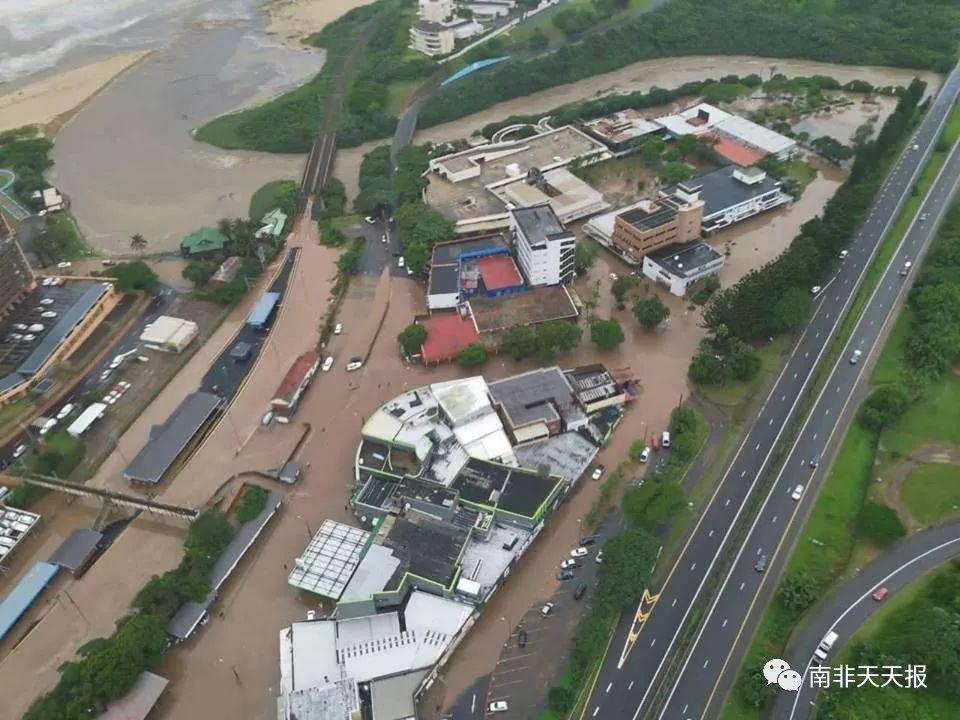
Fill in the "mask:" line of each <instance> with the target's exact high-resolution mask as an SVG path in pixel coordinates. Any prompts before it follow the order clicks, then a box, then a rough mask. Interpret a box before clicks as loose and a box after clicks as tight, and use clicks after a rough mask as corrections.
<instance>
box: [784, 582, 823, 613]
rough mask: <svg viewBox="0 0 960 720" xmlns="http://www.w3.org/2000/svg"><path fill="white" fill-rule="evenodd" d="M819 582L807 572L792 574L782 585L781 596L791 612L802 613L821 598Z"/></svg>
mask: <svg viewBox="0 0 960 720" xmlns="http://www.w3.org/2000/svg"><path fill="white" fill-rule="evenodd" d="M820 593H821V588H820V585H819V583H817V581H816V580H814V579H813V578H812V577H810V576H809V575H807V574H806V573H797V574H796V575H790V576H789V577H787V579H786V580H784V581H783V584H782V585H780V590H779V597H780V602H781V603H782V604H783V606H784V607H785V608H786V609H787V610H789V611H790V612H791V613H794V614H796V615H799V614H801V613H802V612H803V611H805V610H806V609H807V608H809V607H810V606H811V605H813V604H814V603H815V602H816V601H817V600H818V599H819V598H820Z"/></svg>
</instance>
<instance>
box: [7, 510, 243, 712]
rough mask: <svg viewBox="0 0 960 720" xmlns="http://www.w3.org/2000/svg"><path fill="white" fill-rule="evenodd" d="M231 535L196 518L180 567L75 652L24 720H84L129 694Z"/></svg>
mask: <svg viewBox="0 0 960 720" xmlns="http://www.w3.org/2000/svg"><path fill="white" fill-rule="evenodd" d="M232 536H233V528H232V527H231V526H230V523H228V522H227V521H226V520H225V519H224V518H223V517H222V516H220V515H217V514H215V513H207V514H204V515H201V516H200V517H199V518H197V520H195V521H194V523H193V524H192V525H191V526H190V532H189V534H188V535H187V539H186V542H185V543H184V558H183V560H182V561H181V562H180V565H178V566H177V567H176V568H174V569H173V570H171V571H169V572H167V573H165V574H164V575H162V576H156V575H155V576H154V577H153V578H152V579H151V580H150V582H148V583H147V585H145V586H144V587H143V589H142V590H141V591H140V592H139V593H138V594H137V596H136V598H135V599H134V609H135V610H137V612H136V613H134V614H131V615H127V616H126V617H123V618H121V619H120V620H119V621H118V622H117V627H116V629H115V630H114V631H113V634H112V635H110V637H107V638H98V639H96V640H92V641H90V642H88V643H87V644H86V645H84V646H83V647H81V648H80V649H79V651H78V654H79V656H80V658H79V659H78V660H75V661H69V662H66V663H64V664H63V665H61V666H60V680H59V682H58V683H57V685H56V687H54V688H53V690H51V691H50V692H48V693H47V694H45V695H42V696H41V697H39V698H37V700H35V701H34V703H33V704H32V705H31V706H30V709H29V710H27V712H26V714H25V715H24V720H89V718H94V717H97V716H98V715H100V713H102V712H103V710H104V708H105V707H106V704H107V703H108V702H109V701H110V700H114V699H116V698H119V697H122V696H123V695H125V694H126V693H127V692H129V690H130V689H131V688H132V687H133V685H134V683H136V681H137V679H138V678H139V677H140V673H141V672H143V671H144V670H150V669H152V668H155V667H156V666H157V665H158V664H159V663H160V661H161V660H162V659H163V655H164V653H165V652H166V649H167V622H168V620H169V619H170V617H171V616H172V615H173V613H174V612H176V610H177V608H179V606H180V604H182V603H183V602H187V601H190V600H203V599H204V597H206V595H207V593H208V592H209V591H210V581H209V580H208V579H207V576H208V575H209V573H210V571H211V569H212V568H213V564H214V563H215V562H216V560H217V557H219V555H220V554H221V553H222V552H223V550H224V549H225V548H226V546H227V544H228V543H229V542H230V539H231V537H232Z"/></svg>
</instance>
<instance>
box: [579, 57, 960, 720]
mask: <svg viewBox="0 0 960 720" xmlns="http://www.w3.org/2000/svg"><path fill="white" fill-rule="evenodd" d="M958 91H960V70H958V69H954V70H953V71H952V72H951V73H950V75H949V76H948V78H947V80H946V82H945V83H944V86H943V88H941V90H940V92H939V93H938V95H937V96H936V98H935V99H934V101H933V103H932V105H931V108H930V110H929V112H928V114H927V116H926V117H925V118H924V119H923V121H922V123H921V125H920V128H919V130H918V131H917V133H916V135H915V136H914V139H913V140H912V141H911V142H910V143H908V146H907V148H906V149H905V150H904V152H903V154H902V156H901V157H900V158H899V160H898V161H897V163H896V165H895V167H894V168H893V169H892V170H891V172H890V174H889V176H888V178H887V180H886V182H885V184H884V185H883V187H882V189H881V191H880V193H879V194H878V196H877V198H876V199H875V201H874V204H873V206H872V207H871V209H870V211H869V213H868V216H867V219H866V220H865V221H864V222H863V224H862V225H861V227H860V229H859V230H858V231H857V234H856V236H855V237H854V239H853V240H852V242H851V244H850V246H849V248H848V249H849V257H847V259H846V260H844V261H842V262H840V261H839V260H838V262H837V265H836V269H835V274H834V275H833V277H831V278H825V279H824V281H823V283H822V284H823V290H822V292H821V294H820V296H819V301H818V302H817V303H816V306H815V310H814V312H813V317H812V319H811V320H810V323H809V325H808V326H807V329H806V330H805V331H804V333H803V334H802V335H801V337H800V338H799V340H798V341H797V343H796V345H795V346H794V349H793V352H792V353H791V355H790V357H789V358H788V360H787V363H786V366H785V367H784V368H783V370H782V372H781V374H780V375H779V377H778V378H777V380H776V382H775V383H774V386H773V389H772V390H771V391H770V394H769V395H768V396H767V398H766V400H765V401H764V403H763V405H762V407H761V408H760V411H759V412H758V413H757V416H756V418H755V419H754V421H753V424H752V425H751V426H750V427H749V429H748V430H747V433H746V437H745V438H744V440H743V442H742V443H741V445H740V447H739V448H738V450H737V452H736V454H735V456H734V459H733V461H732V463H731V464H730V466H729V467H728V468H727V470H726V472H725V473H724V476H723V478H722V479H721V481H720V483H719V484H718V486H717V488H716V489H715V491H714V493H713V495H712V496H711V498H710V500H709V501H708V503H707V506H706V508H705V509H704V510H703V512H702V513H701V515H700V516H699V518H698V520H697V521H696V524H695V526H694V528H693V530H692V532H691V534H690V536H689V539H688V540H687V542H686V544H685V545H684V547H683V549H682V550H681V552H680V555H679V557H678V559H677V560H676V562H675V563H674V565H673V566H672V568H671V569H670V571H669V573H668V575H667V579H666V581H665V582H664V585H663V587H662V588H661V589H660V590H659V591H656V592H653V591H652V592H651V593H650V595H649V597H648V598H646V599H645V600H646V601H645V602H644V603H643V604H642V605H641V607H640V608H638V609H637V611H636V614H635V616H634V617H627V618H625V619H624V620H622V621H621V623H620V625H619V626H618V628H617V630H616V632H615V635H614V637H613V639H612V642H611V644H610V648H609V651H608V653H607V656H606V658H605V660H604V665H603V667H602V668H601V671H600V674H599V677H598V679H597V682H596V684H595V685H594V687H593V689H592V691H591V696H590V698H589V699H588V702H587V704H586V706H585V709H584V713H583V717H584V718H603V719H607V718H609V719H611V720H621V719H626V718H632V719H633V720H637V718H639V717H641V715H642V714H644V713H647V714H651V707H650V704H651V700H652V699H653V697H654V696H655V695H657V694H658V693H656V690H657V689H658V688H659V686H660V684H661V683H663V682H664V678H663V673H664V670H665V668H666V665H667V661H668V660H670V659H671V657H672V655H673V653H674V652H675V650H676V644H677V639H678V637H679V635H680V633H681V631H682V630H683V627H684V624H685V623H686V621H687V619H688V618H689V615H690V613H691V611H692V608H693V606H694V604H695V603H696V602H697V600H698V599H699V598H700V595H701V593H702V591H703V588H704V586H705V584H706V582H707V580H708V578H709V577H710V574H711V571H712V570H713V568H714V566H715V565H716V563H717V561H718V559H719V558H720V556H721V554H722V553H723V552H724V550H725V549H726V548H727V545H728V540H729V539H730V536H731V534H732V533H733V532H734V530H735V529H736V528H737V527H738V525H739V524H740V522H741V521H742V519H743V514H744V512H745V509H746V508H747V507H748V506H749V504H750V503H751V502H752V501H753V500H754V499H755V494H756V490H757V484H758V482H759V479H760V478H761V477H762V476H763V473H764V472H765V471H766V470H767V469H768V464H769V463H770V460H771V458H773V457H774V454H775V451H776V449H777V446H778V443H779V442H780V439H781V437H782V435H783V433H784V432H785V430H786V429H787V426H788V423H789V422H790V420H791V418H792V417H793V414H794V410H795V409H796V407H797V404H798V403H799V401H800V399H801V398H802V397H803V395H804V393H805V392H806V391H807V388H808V384H809V383H810V380H811V378H812V376H813V374H814V371H815V370H816V368H817V366H818V364H819V361H820V360H821V358H822V356H823V355H824V353H826V351H827V348H828V346H829V340H830V338H831V337H833V335H834V334H835V332H836V331H837V329H838V327H839V326H840V323H841V321H842V320H843V318H844V316H845V314H846V312H847V310H848V309H849V306H850V304H851V302H852V301H853V298H854V296H855V294H856V290H857V288H858V287H859V286H860V284H861V282H862V280H863V277H864V274H865V273H866V270H867V268H868V267H869V266H870V263H871V261H872V260H873V257H874V255H875V253H876V249H877V247H878V246H879V244H880V242H881V240H882V238H883V237H884V236H885V234H886V233H887V231H888V230H889V228H890V227H891V226H892V225H893V223H894V222H895V220H896V218H897V216H898V214H899V211H900V209H901V207H902V205H903V203H904V201H905V200H906V198H907V197H908V196H909V194H910V191H911V188H912V187H913V185H914V183H915V182H916V179H917V178H918V176H919V174H920V172H921V170H922V169H923V167H924V166H925V164H926V162H927V160H928V158H929V156H930V154H931V153H932V151H933V148H934V146H935V145H936V142H937V140H938V138H939V136H940V132H941V129H942V127H943V125H944V123H945V122H946V119H947V117H948V115H949V112H950V110H951V109H952V107H953V104H954V102H955V100H956V97H957V94H958ZM914 147H916V149H914ZM951 167H952V162H951ZM943 187H944V183H943V182H941V183H938V185H937V187H936V188H935V189H934V191H933V192H932V193H931V198H928V200H927V202H926V203H925V206H924V209H923V212H931V213H932V214H933V215H934V216H937V215H938V214H939V213H938V210H937V208H941V207H943V206H944V205H945V204H946V199H947V198H946V196H945V194H944V193H942V188H943ZM938 193H940V194H939V195H938ZM932 225H933V221H932V220H931V221H929V222H928V223H927V224H926V225H925V226H923V225H914V226H912V227H911V230H910V232H909V233H908V236H907V238H906V244H905V245H904V246H902V247H901V248H900V249H899V250H898V252H897V253H896V255H895V257H894V259H893V261H892V262H891V264H890V266H889V267H888V268H887V271H886V273H885V275H884V277H883V279H882V281H881V282H880V284H879V286H878V292H877V293H876V294H875V295H874V297H873V299H872V301H871V303H870V304H869V306H868V308H867V311H866V312H865V315H864V317H865V319H864V321H863V322H862V323H861V325H860V326H858V328H857V331H856V332H855V333H854V334H853V335H852V339H851V346H850V348H848V349H849V350H850V351H852V348H854V347H856V348H862V350H863V352H864V354H865V355H867V354H868V351H869V350H870V348H871V347H872V345H873V343H874V341H875V339H876V337H877V335H878V334H879V333H880V330H881V327H882V326H883V321H884V320H885V319H886V317H887V315H888V314H889V312H890V311H891V309H892V308H893V307H894V305H895V304H896V301H897V298H898V297H899V295H900V293H901V292H902V290H903V287H904V282H903V280H902V279H901V278H900V277H899V274H898V272H899V269H900V267H901V266H902V265H903V262H904V260H906V259H909V258H914V259H915V258H916V256H917V255H918V253H919V252H920V250H921V247H922V246H923V245H924V243H925V241H926V239H927V238H928V237H929V234H930V227H931V226H932ZM847 354H848V353H847V350H845V351H844V356H843V357H842V358H841V361H842V362H841V363H840V364H839V365H838V367H840V366H842V367H843V368H844V370H845V372H842V373H834V376H832V377H831V379H830V381H829V383H828V384H827V386H826V387H827V388H829V392H827V393H825V394H824V395H821V398H820V399H819V400H818V402H817V403H816V405H815V408H814V412H813V416H812V417H815V418H817V420H816V421H815V422H812V423H811V422H808V423H807V424H806V425H805V428H804V431H803V432H802V433H801V435H800V436H799V439H798V441H797V443H796V444H795V445H794V448H793V450H792V451H791V454H790V456H789V458H788V461H787V463H786V464H785V466H784V467H785V468H787V470H786V471H784V472H783V473H782V474H781V476H780V477H779V478H778V480H777V481H776V482H775V483H774V486H773V489H772V490H771V492H770V495H769V496H768V497H767V501H766V502H765V503H764V507H763V509H762V510H761V513H760V516H759V518H758V520H757V521H756V522H755V523H754V525H753V527H752V530H751V532H750V536H749V537H748V539H747V541H746V542H745V543H744V544H743V545H742V546H741V550H740V552H739V554H738V555H737V558H736V560H735V562H734V564H733V567H732V570H731V572H730V574H729V575H728V576H727V579H726V581H725V582H724V585H723V588H722V590H721V592H720V593H719V594H718V595H717V599H716V601H715V602H714V604H713V605H712V606H711V610H710V612H709V614H708V616H707V618H706V619H705V623H704V625H703V626H702V629H701V631H700V632H699V633H698V634H697V636H696V642H695V644H694V646H693V647H692V649H691V653H690V654H689V655H688V656H687V658H686V661H685V663H684V665H683V669H682V671H681V675H680V677H679V678H678V680H677V683H676V684H675V685H674V687H673V688H672V690H670V691H668V697H667V699H666V702H665V707H664V710H663V712H660V713H652V714H654V715H657V716H659V717H663V718H670V719H671V720H673V718H680V719H681V720H682V719H684V718H694V717H698V718H699V717H717V715H718V714H719V711H718V710H717V709H716V708H714V711H715V714H712V715H708V714H707V710H708V707H709V706H711V702H713V701H714V700H715V698H714V696H715V692H714V691H715V688H716V685H717V682H716V681H717V679H718V676H719V675H720V674H722V673H721V671H722V669H723V666H724V664H725V663H726V661H727V657H728V653H729V651H730V648H731V647H733V646H734V645H735V640H736V638H737V637H739V636H740V635H741V630H740V628H741V624H742V620H743V618H744V617H745V615H746V613H747V610H748V607H749V606H750V605H751V601H752V599H753V598H754V597H756V593H757V592H758V590H759V587H760V581H761V580H762V579H763V578H764V577H766V574H765V573H760V572H757V571H756V570H754V564H755V563H756V562H757V560H758V558H759V557H760V556H761V555H765V556H767V558H768V562H772V561H775V560H776V557H775V555H776V550H777V549H778V548H779V547H780V544H781V543H782V538H783V533H784V532H785V531H786V529H787V525H788V523H789V522H790V521H791V518H792V517H793V515H792V512H793V511H794V510H795V509H796V507H797V503H795V502H794V501H793V500H791V499H790V494H789V493H790V491H792V489H793V487H794V486H795V485H796V484H798V483H805V482H807V483H808V482H809V472H808V471H809V470H810V468H809V461H810V460H811V459H812V458H814V457H815V456H818V455H820V454H822V453H823V452H824V448H825V447H826V445H827V442H828V440H829V439H830V438H829V436H830V434H831V432H832V427H833V424H834V423H835V422H836V420H837V418H839V417H840V414H841V411H842V409H843V407H844V405H845V403H846V400H847V398H848V397H849V395H850V392H851V391H852V388H853V384H854V381H855V380H856V378H857V377H858V371H859V370H860V368H861V367H862V364H861V365H858V366H850V365H849V363H848V362H847ZM838 375H841V376H842V377H838ZM824 397H826V400H824ZM798 477H799V478H801V479H799V480H798V479H797V478H798ZM812 495H813V493H810V494H809V495H807V496H806V498H805V499H810V498H812ZM703 628H709V630H708V631H707V630H704V629H703ZM732 672H733V671H732ZM721 695H722V693H721ZM716 699H717V700H722V697H721V698H716Z"/></svg>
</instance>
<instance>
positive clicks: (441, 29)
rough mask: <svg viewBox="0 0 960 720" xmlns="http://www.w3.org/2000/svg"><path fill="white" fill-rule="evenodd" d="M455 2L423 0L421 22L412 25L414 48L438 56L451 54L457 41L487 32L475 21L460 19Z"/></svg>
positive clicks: (419, 8) (418, 9) (419, 13)
mask: <svg viewBox="0 0 960 720" xmlns="http://www.w3.org/2000/svg"><path fill="white" fill-rule="evenodd" d="M457 9H458V7H457V6H456V5H455V4H454V3H453V0H419V3H418V8H417V14H418V15H419V18H420V19H419V20H418V21H417V22H415V23H413V25H411V26H410V48H411V49H412V50H416V51H417V52H421V53H423V54H424V55H429V56H430V57H435V56H439V55H449V54H450V53H452V52H453V51H454V50H455V49H456V42H457V40H466V39H467V38H470V37H473V36H474V35H478V34H480V33H482V32H483V25H481V24H480V23H479V22H476V21H475V20H474V19H473V18H472V17H471V18H461V17H458V16H457Z"/></svg>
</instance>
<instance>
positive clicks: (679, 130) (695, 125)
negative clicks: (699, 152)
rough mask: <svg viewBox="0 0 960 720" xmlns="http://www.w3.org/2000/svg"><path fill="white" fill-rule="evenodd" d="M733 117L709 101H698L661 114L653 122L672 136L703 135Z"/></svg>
mask: <svg viewBox="0 0 960 720" xmlns="http://www.w3.org/2000/svg"><path fill="white" fill-rule="evenodd" d="M731 117H733V115H731V114H730V113H728V112H726V111H724V110H721V109H720V108H718V107H714V106H713V105H711V104H710V103H698V104H696V105H694V106H693V107H689V108H687V109H686V110H681V111H680V112H678V113H675V114H673V115H663V116H661V117H658V118H656V120H654V122H656V123H657V124H658V125H660V126H661V127H662V128H663V129H664V130H665V131H666V133H667V135H669V136H670V137H673V138H678V137H680V136H682V135H703V134H704V133H706V132H709V131H710V130H711V129H713V128H715V127H716V126H717V125H718V124H719V123H721V122H723V121H724V120H727V119H729V118H731Z"/></svg>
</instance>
